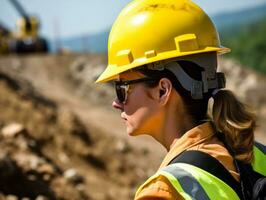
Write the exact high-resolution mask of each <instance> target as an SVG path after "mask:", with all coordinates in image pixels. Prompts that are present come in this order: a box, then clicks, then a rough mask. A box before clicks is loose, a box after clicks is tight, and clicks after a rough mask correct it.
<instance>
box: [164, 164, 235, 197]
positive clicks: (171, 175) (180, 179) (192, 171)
mask: <svg viewBox="0 0 266 200" xmlns="http://www.w3.org/2000/svg"><path fill="white" fill-rule="evenodd" d="M160 174H161V175H163V176H165V177H166V178H167V179H168V180H169V181H170V182H171V184H172V185H173V187H174V188H175V189H176V190H177V191H178V192H179V193H180V194H181V196H183V197H184V198H185V199H186V200H188V199H202V200H205V199H206V200H216V199H219V200H239V197H238V195H237V194H236V192H235V191H234V190H233V189H232V188H231V187H230V186H228V185H227V184H226V183H224V182H223V181H222V180H220V179H219V178H217V177H215V176H213V175H212V174H210V173H208V172H206V171H204V170H202V169H200V168H198V167H195V166H193V165H189V164H185V163H175V164H171V165H169V166H166V167H165V168H163V169H162V170H161V173H160Z"/></svg>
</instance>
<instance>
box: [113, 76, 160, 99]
mask: <svg viewBox="0 0 266 200" xmlns="http://www.w3.org/2000/svg"><path fill="white" fill-rule="evenodd" d="M153 81H156V80H155V79H152V78H140V79H135V80H128V81H115V82H114V83H115V91H116V96H117V99H118V101H119V102H120V103H123V104H125V103H126V101H127V96H128V91H129V85H131V84H136V83H142V82H153Z"/></svg>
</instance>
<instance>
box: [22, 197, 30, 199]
mask: <svg viewBox="0 0 266 200" xmlns="http://www.w3.org/2000/svg"><path fill="white" fill-rule="evenodd" d="M21 200H30V198H29V197H22V198H21Z"/></svg>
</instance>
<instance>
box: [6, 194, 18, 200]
mask: <svg viewBox="0 0 266 200" xmlns="http://www.w3.org/2000/svg"><path fill="white" fill-rule="evenodd" d="M6 200H18V197H17V196H15V195H11V194H9V195H7V196H6Z"/></svg>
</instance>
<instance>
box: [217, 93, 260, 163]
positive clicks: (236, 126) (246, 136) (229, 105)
mask: <svg viewBox="0 0 266 200" xmlns="http://www.w3.org/2000/svg"><path fill="white" fill-rule="evenodd" d="M213 99H214V103H213V110H212V117H213V121H214V124H215V126H216V128H217V130H218V131H219V133H218V134H222V135H221V137H222V138H223V139H224V142H225V144H226V145H227V146H228V148H229V150H231V151H232V152H231V153H232V154H233V156H234V157H235V159H237V160H240V161H243V162H245V163H251V161H252V158H253V143H254V128H255V126H256V124H255V115H254V114H253V113H252V112H250V111H249V110H248V109H247V107H246V106H245V105H244V104H243V103H241V102H240V101H239V100H238V99H237V98H236V97H235V95H234V94H233V93H232V92H231V91H229V90H219V91H218V92H217V93H216V94H215V95H214V97H213Z"/></svg>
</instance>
